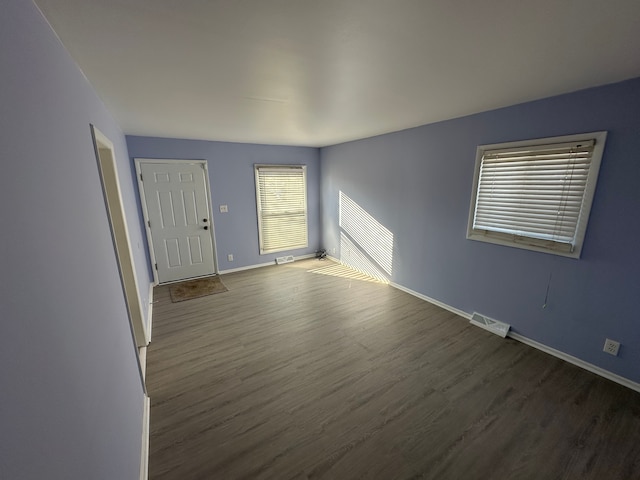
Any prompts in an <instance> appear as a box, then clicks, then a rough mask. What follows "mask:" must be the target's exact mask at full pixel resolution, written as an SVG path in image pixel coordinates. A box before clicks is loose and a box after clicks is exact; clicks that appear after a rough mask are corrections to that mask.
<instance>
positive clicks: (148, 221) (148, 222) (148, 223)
mask: <svg viewBox="0 0 640 480" xmlns="http://www.w3.org/2000/svg"><path fill="white" fill-rule="evenodd" d="M147 225H149V228H151V220H147Z"/></svg>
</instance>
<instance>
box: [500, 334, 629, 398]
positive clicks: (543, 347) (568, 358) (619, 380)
mask: <svg viewBox="0 0 640 480" xmlns="http://www.w3.org/2000/svg"><path fill="white" fill-rule="evenodd" d="M507 337H510V338H513V339H514V340H517V341H518V342H522V343H524V344H525V345H529V346H530V347H533V348H536V349H538V350H540V351H543V352H545V353H548V354H549V355H553V356H554V357H557V358H560V359H562V360H564V361H565V362H569V363H571V364H573V365H576V366H577V367H580V368H583V369H585V370H588V371H589V372H591V373H595V374H596V375H600V376H601V377H604V378H606V379H609V380H611V381H612V382H616V383H619V384H620V385H623V386H625V387H627V388H630V389H631V390H635V391H636V392H640V383H636V382H634V381H631V380H629V379H628V378H624V377H621V376H620V375H616V374H615V373H613V372H610V371H609V370H605V369H604V368H600V367H597V366H596V365H593V364H592V363H589V362H585V361H584V360H580V359H579V358H577V357H574V356H572V355H569V354H568V353H564V352H561V351H560V350H556V349H555V348H551V347H547V346H546V345H544V344H542V343H540V342H536V341H535V340H531V339H530V338H528V337H525V336H524V335H520V334H519V333H515V332H511V331H510V332H509V333H508V334H507Z"/></svg>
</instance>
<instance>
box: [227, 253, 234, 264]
mask: <svg viewBox="0 0 640 480" xmlns="http://www.w3.org/2000/svg"><path fill="white" fill-rule="evenodd" d="M227 261H229V262H233V253H230V254H229V255H227Z"/></svg>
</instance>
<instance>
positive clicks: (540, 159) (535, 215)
mask: <svg viewBox="0 0 640 480" xmlns="http://www.w3.org/2000/svg"><path fill="white" fill-rule="evenodd" d="M605 139H606V132H596V133H589V134H584V135H571V136H566V137H555V138H545V139H539V140H530V141H525V142H512V143H505V144H499V145H483V146H479V147H478V150H477V156H476V172H475V177H474V185H473V195H472V199H471V209H470V213H469V225H468V230H467V238H470V239H472V240H480V241H485V242H491V243H498V244H501V245H508V246H514V247H520V248H526V249H530V250H537V251H542V252H547V253H555V254H558V255H565V256H569V257H574V258H579V257H580V252H581V250H582V242H583V239H584V235H585V232H586V228H587V221H588V219H589V211H590V209H591V202H592V199H593V194H594V192H595V186H596V180H597V178H598V170H599V168H600V160H601V157H602V152H603V150H604V143H605Z"/></svg>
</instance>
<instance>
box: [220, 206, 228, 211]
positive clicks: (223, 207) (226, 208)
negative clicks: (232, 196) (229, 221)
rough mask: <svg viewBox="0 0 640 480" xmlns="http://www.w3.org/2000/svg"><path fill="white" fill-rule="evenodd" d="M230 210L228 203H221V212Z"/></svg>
mask: <svg viewBox="0 0 640 480" xmlns="http://www.w3.org/2000/svg"><path fill="white" fill-rule="evenodd" d="M228 211H229V206H228V205H220V213H227V212H228Z"/></svg>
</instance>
